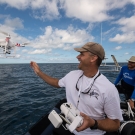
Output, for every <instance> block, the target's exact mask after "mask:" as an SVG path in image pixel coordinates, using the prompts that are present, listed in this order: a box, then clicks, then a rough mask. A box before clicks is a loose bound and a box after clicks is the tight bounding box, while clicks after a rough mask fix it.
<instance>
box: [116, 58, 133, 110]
mask: <svg viewBox="0 0 135 135" xmlns="http://www.w3.org/2000/svg"><path fill="white" fill-rule="evenodd" d="M120 81H121V85H117V84H118V83H119V82H120ZM114 84H115V85H116V87H117V89H118V91H119V93H124V94H125V95H126V99H127V100H129V104H130V106H131V108H132V109H134V101H135V56H132V57H131V58H130V59H129V60H128V64H127V65H126V66H123V67H122V68H121V71H120V73H119V75H118V77H117V79H116V80H115V83H114Z"/></svg>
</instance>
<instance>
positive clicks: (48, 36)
mask: <svg viewBox="0 0 135 135" xmlns="http://www.w3.org/2000/svg"><path fill="white" fill-rule="evenodd" d="M93 40H94V37H93V36H91V35H89V33H88V32H87V31H86V30H85V29H75V28H73V27H72V26H69V27H68V28H67V29H58V28H53V27H51V26H47V27H45V30H44V35H40V36H38V37H37V38H36V39H35V40H34V41H33V47H34V48H55V49H57V48H61V49H63V50H71V49H72V48H73V47H78V46H80V45H82V44H84V43H85V42H87V41H93Z"/></svg>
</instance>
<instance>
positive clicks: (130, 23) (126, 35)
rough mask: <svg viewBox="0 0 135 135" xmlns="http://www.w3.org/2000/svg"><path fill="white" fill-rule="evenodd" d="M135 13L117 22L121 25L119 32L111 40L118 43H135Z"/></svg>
mask: <svg viewBox="0 0 135 135" xmlns="http://www.w3.org/2000/svg"><path fill="white" fill-rule="evenodd" d="M134 20H135V15H134V16H131V17H128V18H125V17H123V18H121V19H119V20H118V21H116V22H115V24H117V25H119V26H120V27H119V34H116V35H115V37H113V38H110V39H109V40H110V41H112V42H117V43H133V42H135V38H134V37H135V23H134Z"/></svg>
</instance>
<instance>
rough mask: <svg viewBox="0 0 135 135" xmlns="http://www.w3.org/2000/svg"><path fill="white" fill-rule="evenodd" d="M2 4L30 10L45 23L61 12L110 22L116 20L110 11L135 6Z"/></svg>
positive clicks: (73, 1)
mask: <svg viewBox="0 0 135 135" xmlns="http://www.w3.org/2000/svg"><path fill="white" fill-rule="evenodd" d="M0 3H1V4H7V7H13V8H16V9H18V10H25V9H30V10H32V12H33V16H34V17H35V18H37V19H40V20H43V21H45V20H46V19H49V20H52V19H57V18H59V17H60V11H64V13H65V15H66V16H67V17H69V18H75V19H79V20H81V21H83V22H102V21H106V20H107V21H108V20H110V19H113V18H114V17H113V16H110V15H109V13H108V12H109V11H112V10H114V9H119V8H123V7H124V6H125V5H126V4H135V2H134V0H123V1H121V0H119V1H118V0H113V1H111V0H21V1H19V0H12V1H11V0H0Z"/></svg>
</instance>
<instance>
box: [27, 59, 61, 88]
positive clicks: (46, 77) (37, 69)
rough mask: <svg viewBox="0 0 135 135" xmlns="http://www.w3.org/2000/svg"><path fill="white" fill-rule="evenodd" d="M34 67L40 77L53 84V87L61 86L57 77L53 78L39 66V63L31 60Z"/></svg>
mask: <svg viewBox="0 0 135 135" xmlns="http://www.w3.org/2000/svg"><path fill="white" fill-rule="evenodd" d="M30 65H31V67H32V69H33V70H34V72H35V74H37V75H38V76H39V77H40V78H42V79H43V80H44V81H45V82H46V83H48V84H49V85H51V86H53V87H57V88H59V85H58V81H59V80H58V79H56V78H52V77H50V76H48V75H47V74H45V73H43V72H42V71H41V70H40V68H39V66H38V65H37V63H36V62H33V61H32V62H31V63H30Z"/></svg>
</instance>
